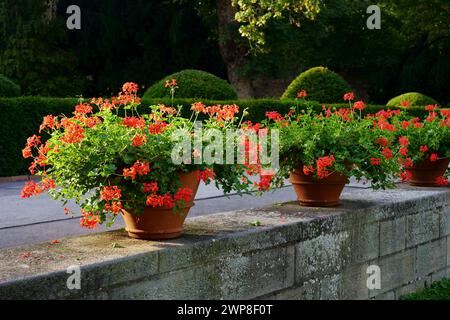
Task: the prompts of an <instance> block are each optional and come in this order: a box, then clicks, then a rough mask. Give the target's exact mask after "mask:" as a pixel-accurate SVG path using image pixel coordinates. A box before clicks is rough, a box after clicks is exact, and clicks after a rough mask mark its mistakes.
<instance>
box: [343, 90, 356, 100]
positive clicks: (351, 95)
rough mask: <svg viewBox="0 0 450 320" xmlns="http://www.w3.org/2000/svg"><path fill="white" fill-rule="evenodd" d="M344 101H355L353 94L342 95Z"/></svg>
mask: <svg viewBox="0 0 450 320" xmlns="http://www.w3.org/2000/svg"><path fill="white" fill-rule="evenodd" d="M344 100H345V101H353V100H355V94H354V93H353V92H347V93H346V94H344Z"/></svg>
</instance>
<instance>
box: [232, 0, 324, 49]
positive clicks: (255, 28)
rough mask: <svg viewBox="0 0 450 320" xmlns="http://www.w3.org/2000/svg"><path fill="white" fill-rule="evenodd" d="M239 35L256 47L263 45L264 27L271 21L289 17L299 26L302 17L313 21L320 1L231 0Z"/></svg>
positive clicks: (318, 9)
mask: <svg viewBox="0 0 450 320" xmlns="http://www.w3.org/2000/svg"><path fill="white" fill-rule="evenodd" d="M232 4H233V5H234V6H236V7H237V12H236V16H235V18H236V21H238V22H240V23H241V24H242V25H241V26H240V28H239V32H240V34H241V35H242V36H243V37H245V38H247V39H248V40H249V41H250V43H252V44H256V46H257V47H259V46H262V45H264V44H265V37H264V27H265V26H266V25H267V23H268V22H269V21H270V20H272V19H280V18H282V17H283V16H289V18H290V19H291V21H292V22H295V24H297V25H300V19H301V18H303V17H306V18H309V19H314V17H315V16H316V15H317V13H318V12H319V11H320V4H321V2H320V0H275V1H274V0H260V1H254V0H233V2H232Z"/></svg>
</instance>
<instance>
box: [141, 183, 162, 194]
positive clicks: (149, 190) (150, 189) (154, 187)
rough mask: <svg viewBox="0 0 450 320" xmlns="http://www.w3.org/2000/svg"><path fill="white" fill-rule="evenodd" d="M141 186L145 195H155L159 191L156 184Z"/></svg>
mask: <svg viewBox="0 0 450 320" xmlns="http://www.w3.org/2000/svg"><path fill="white" fill-rule="evenodd" d="M142 186H143V188H142V191H144V192H145V193H156V192H158V190H159V187H158V183H157V182H151V183H144V184H143V185H142Z"/></svg>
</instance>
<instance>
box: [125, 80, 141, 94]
mask: <svg viewBox="0 0 450 320" xmlns="http://www.w3.org/2000/svg"><path fill="white" fill-rule="evenodd" d="M138 90H139V86H138V85H137V84H136V83H134V82H126V83H124V85H123V86H122V92H123V93H125V94H136V93H137V92H138Z"/></svg>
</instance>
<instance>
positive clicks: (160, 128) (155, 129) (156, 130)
mask: <svg viewBox="0 0 450 320" xmlns="http://www.w3.org/2000/svg"><path fill="white" fill-rule="evenodd" d="M166 127H167V123H165V122H159V123H154V124H151V125H149V126H148V132H150V134H161V133H163V132H164V131H165V130H166Z"/></svg>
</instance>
